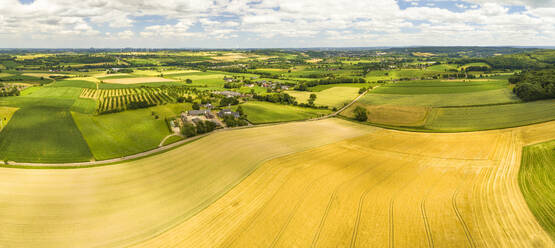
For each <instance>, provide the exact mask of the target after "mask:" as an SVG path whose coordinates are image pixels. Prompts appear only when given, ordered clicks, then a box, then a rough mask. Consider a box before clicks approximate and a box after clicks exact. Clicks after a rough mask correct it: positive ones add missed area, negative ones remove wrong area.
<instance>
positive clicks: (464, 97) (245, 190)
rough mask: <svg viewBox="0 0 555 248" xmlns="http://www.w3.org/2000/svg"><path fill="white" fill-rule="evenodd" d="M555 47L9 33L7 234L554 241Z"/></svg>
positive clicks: (123, 243)
mask: <svg viewBox="0 0 555 248" xmlns="http://www.w3.org/2000/svg"><path fill="white" fill-rule="evenodd" d="M153 21H154V20H153ZM207 21H208V20H207ZM195 25H196V24H195ZM230 25H231V24H230ZM230 27H231V26H230ZM194 28H196V26H195V27H194ZM114 37H115V36H114ZM191 38H193V36H192V37H191ZM215 40H218V39H215ZM214 42H216V41H214ZM553 58H555V53H554V52H553V50H549V49H533V48H507V47H493V48H485V47H406V48H345V49H343V48H333V49H332V48H315V49H311V48H307V49H304V48H303V49H223V50H212V49H191V50H187V49H152V50H149V49H140V48H124V49H97V48H91V49H48V50H41V49H36V50H26V49H13V50H11V49H7V50H2V49H0V89H1V91H0V92H2V94H0V118H1V119H0V120H2V121H1V122H2V123H1V124H2V126H0V165H1V166H0V186H1V187H0V210H1V211H0V247H361V246H364V247H384V246H388V247H395V246H396V247H552V246H553V240H554V238H553V237H554V236H553V235H554V234H553V233H554V229H553V228H554V224H553V216H552V214H551V213H552V212H553V204H554V203H553V199H552V198H553V197H552V194H550V193H551V192H552V191H553V187H552V186H553V185H552V184H553V182H552V181H553V178H552V177H551V175H552V174H553V173H552V169H553V168H552V167H553V166H552V164H553V163H551V160H553V159H552V157H553V151H552V150H553V144H554V140H555V131H554V130H555V99H553V96H555V95H554V94H555V93H554V92H555V91H553V89H555V81H554V80H555V74H554V73H553V70H554V68H555V60H554V59H553ZM362 92H364V95H363V96H360V97H359V95H360V94H361V93H362ZM312 94H314V95H313V96H312V97H311V95H312ZM314 96H316V98H314ZM346 104H350V105H349V107H347V108H345V109H342V107H343V106H345V105H346Z"/></svg>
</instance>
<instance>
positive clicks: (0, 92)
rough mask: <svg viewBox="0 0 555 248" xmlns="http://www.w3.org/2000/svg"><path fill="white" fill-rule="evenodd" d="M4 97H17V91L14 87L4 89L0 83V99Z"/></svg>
mask: <svg viewBox="0 0 555 248" xmlns="http://www.w3.org/2000/svg"><path fill="white" fill-rule="evenodd" d="M4 96H19V90H18V89H17V88H16V87H11V88H5V87H4V85H3V84H1V83H0V97H4Z"/></svg>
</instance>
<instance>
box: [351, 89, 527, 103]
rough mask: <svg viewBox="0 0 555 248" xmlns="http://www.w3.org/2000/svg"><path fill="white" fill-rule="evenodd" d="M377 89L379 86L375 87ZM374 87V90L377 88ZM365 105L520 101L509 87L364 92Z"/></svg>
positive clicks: (363, 100)
mask: <svg viewBox="0 0 555 248" xmlns="http://www.w3.org/2000/svg"><path fill="white" fill-rule="evenodd" d="M377 89H379V88H377ZM377 89H376V90H377ZM358 102H359V103H362V104H366V105H400V106H431V107H446V106H475V105H490V104H504V103H514V102H520V99H518V97H517V96H516V95H515V94H513V93H512V91H511V89H509V88H505V89H497V90H487V91H476V92H469V93H453V94H379V93H372V94H366V95H364V96H363V97H361V98H360V99H359V100H358Z"/></svg>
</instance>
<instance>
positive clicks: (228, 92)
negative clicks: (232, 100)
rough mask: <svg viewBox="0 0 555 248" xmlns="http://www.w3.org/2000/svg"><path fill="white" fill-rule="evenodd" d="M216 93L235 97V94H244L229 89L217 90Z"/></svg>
mask: <svg viewBox="0 0 555 248" xmlns="http://www.w3.org/2000/svg"><path fill="white" fill-rule="evenodd" d="M215 94H219V95H224V96H226V97H235V96H242V95H243V94H241V93H239V92H235V91H229V90H226V91H220V92H216V93H215Z"/></svg>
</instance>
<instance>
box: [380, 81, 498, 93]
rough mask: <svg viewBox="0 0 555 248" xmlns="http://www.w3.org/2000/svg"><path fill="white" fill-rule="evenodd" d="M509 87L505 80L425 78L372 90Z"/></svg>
mask: <svg viewBox="0 0 555 248" xmlns="http://www.w3.org/2000/svg"><path fill="white" fill-rule="evenodd" d="M507 87H508V82H507V81H505V80H490V81H477V80H475V81H466V82H464V81H462V80H461V81H447V80H423V81H400V82H395V83H390V84H387V85H384V86H380V87H378V88H376V89H374V90H372V91H371V93H373V94H374V93H375V94H407V95H412V94H452V93H468V92H477V91H486V90H496V89H503V88H507Z"/></svg>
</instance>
